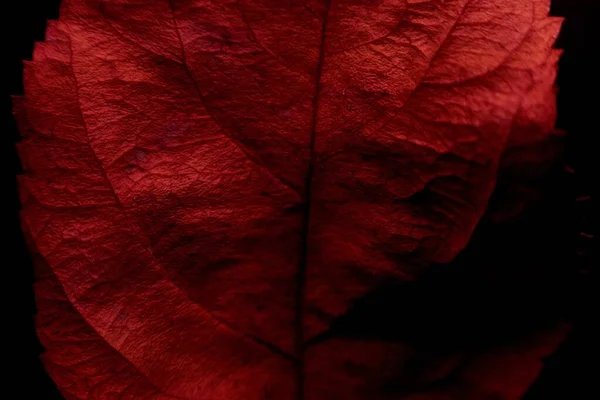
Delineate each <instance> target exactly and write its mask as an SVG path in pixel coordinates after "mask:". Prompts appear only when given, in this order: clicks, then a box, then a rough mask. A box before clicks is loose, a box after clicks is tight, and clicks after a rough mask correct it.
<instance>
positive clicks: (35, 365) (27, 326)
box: [0, 0, 600, 400]
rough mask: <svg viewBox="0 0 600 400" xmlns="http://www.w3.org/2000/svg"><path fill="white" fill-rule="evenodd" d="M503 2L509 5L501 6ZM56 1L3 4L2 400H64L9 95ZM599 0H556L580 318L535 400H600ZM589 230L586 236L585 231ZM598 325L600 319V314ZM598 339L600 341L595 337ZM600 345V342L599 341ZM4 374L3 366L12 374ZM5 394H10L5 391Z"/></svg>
mask: <svg viewBox="0 0 600 400" xmlns="http://www.w3.org/2000/svg"><path fill="white" fill-rule="evenodd" d="M498 1H501V0H498ZM58 4H59V1H58V0H17V1H3V2H2V5H0V10H2V14H1V15H2V20H3V21H2V22H3V26H4V28H5V32H4V33H3V42H4V43H5V44H4V45H3V49H2V53H3V57H2V64H3V67H2V68H3V72H2V78H3V81H4V82H3V83H4V91H5V93H3V95H2V110H1V111H2V126H3V128H4V129H3V130H2V134H1V138H2V152H3V153H2V157H1V159H0V160H1V161H2V163H3V165H2V172H3V179H4V180H3V182H2V185H1V186H0V187H1V188H2V191H1V193H2V204H3V205H2V209H1V215H2V219H1V221H2V224H1V225H2V229H5V230H6V231H5V232H4V233H3V235H2V241H1V242H2V243H3V245H4V246H6V248H5V249H4V250H3V252H2V258H1V259H2V260H3V261H2V262H1V264H2V268H1V270H2V275H1V277H0V282H2V283H1V285H2V292H3V294H4V295H5V300H4V308H6V312H5V313H3V315H4V319H3V322H2V332H3V334H4V336H3V337H2V340H1V341H0V343H1V344H0V348H1V349H2V363H3V364H4V368H6V370H7V371H8V374H6V373H5V372H3V373H2V374H1V375H3V376H4V378H3V379H6V382H5V383H4V384H3V385H2V387H0V398H6V399H32V400H37V399H40V400H53V399H62V397H61V396H60V394H59V393H58V391H57V389H56V387H55V386H54V384H53V382H52V380H51V379H50V378H49V377H48V375H47V374H46V373H45V372H44V369H43V367H42V365H41V363H40V361H39V354H40V353H41V352H42V351H43V349H42V347H41V346H40V344H39V342H38V341H37V338H36V335H35V329H34V324H33V315H34V314H35V303H34V295H33V289H32V286H31V285H32V282H33V272H32V267H31V261H30V258H29V256H28V251H27V249H26V247H25V244H24V241H23V237H22V234H21V231H20V226H19V216H18V210H19V201H18V195H17V186H16V179H15V176H16V175H17V174H18V173H20V165H19V161H18V158H17V154H16V149H15V146H14V144H15V142H16V141H18V138H19V134H18V131H17V129H16V127H15V124H14V121H13V118H12V112H11V100H10V95H14V94H20V93H22V90H23V89H22V84H21V79H22V62H21V60H27V59H30V56H31V51H32V46H33V43H34V41H39V40H42V39H43V35H44V29H45V24H46V20H47V19H55V18H57V14H58ZM598 11H599V10H598V2H597V1H596V0H554V1H553V8H552V14H553V15H557V16H563V17H565V18H566V21H565V23H564V25H563V30H562V32H561V35H560V37H559V40H558V43H557V45H556V46H557V47H559V48H562V49H564V50H565V54H564V56H563V58H562V60H561V63H560V70H559V77H558V82H557V83H558V86H559V88H560V92H559V98H558V106H559V120H558V126H559V127H560V128H562V129H565V130H567V131H568V132H569V134H568V136H567V144H566V154H565V156H564V165H567V166H569V167H568V168H566V170H570V169H572V170H573V171H575V172H574V173H564V172H561V173H559V175H560V176H558V175H557V178H556V182H559V183H557V184H556V185H558V186H557V187H555V188H554V193H560V195H561V196H563V198H564V199H565V200H566V201H564V203H561V204H562V206H561V208H560V213H561V215H560V216H559V217H558V218H557V221H561V222H560V224H561V225H560V229H561V230H562V231H563V232H564V238H561V240H562V241H563V242H564V246H565V249H566V253H567V254H569V255H570V256H569V257H566V258H565V262H567V263H569V268H571V270H572V275H571V276H570V280H569V282H568V284H565V288H564V289H557V290H564V291H566V292H563V293H560V297H562V298H565V297H567V298H569V299H570V301H569V302H568V307H567V312H568V314H569V316H570V317H571V318H572V319H573V320H574V329H573V331H572V332H571V334H570V336H569V337H568V339H567V340H566V342H565V343H564V344H563V345H562V346H561V348H560V349H559V350H558V352H557V353H556V354H555V355H553V356H552V357H550V358H549V359H548V360H546V364H545V368H544V371H543V373H542V375H541V376H540V378H539V379H538V381H537V382H536V384H535V385H534V386H533V387H532V389H531V391H530V392H529V393H528V394H527V396H526V399H527V400H536V399H544V400H545V399H564V400H580V399H598V398H600V395H599V391H598V386H600V379H599V378H600V377H599V376H598V370H599V368H598V362H599V360H600V359H599V358H597V357H596V355H595V354H592V350H591V349H592V344H593V343H594V341H593V339H594V334H593V333H592V325H593V322H598V321H594V316H595V314H597V313H598V310H597V309H595V308H593V307H592V304H593V303H592V301H591V298H592V297H591V295H592V292H594V291H595V290H594V289H595V286H593V283H592V282H595V281H594V278H595V275H596V273H597V268H596V269H595V270H594V268H595V267H597V264H598V261H597V259H596V258H595V257H596V256H597V242H596V240H597V239H594V238H590V237H589V235H596V238H597V237H598V236H597V234H598V207H597V206H596V207H594V205H593V200H591V201H583V202H582V201H579V202H577V201H575V199H577V198H581V197H585V196H591V197H592V199H593V198H594V195H595V194H596V192H595V191H594V189H597V188H596V187H595V186H594V185H597V182H596V181H597V180H598V176H597V175H595V174H594V172H593V171H595V170H600V165H599V164H600V162H598V159H600V147H598V145H597V144H596V143H597V142H598V139H600V137H598V136H599V134H600V129H598V126H599V125H600V123H599V122H600V101H598V98H600V92H598V85H597V84H598V78H597V75H598V74H600V66H599V64H598V61H595V60H594V59H597V58H600V29H599V28H598V25H600V13H599V12H598ZM581 232H585V233H587V234H588V235H585V236H584V235H581ZM596 319H597V318H596ZM596 342H597V340H596ZM596 345H597V343H596ZM4 368H3V369H4ZM2 391H4V393H2Z"/></svg>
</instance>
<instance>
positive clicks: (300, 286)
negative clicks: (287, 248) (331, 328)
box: [295, 0, 331, 400]
mask: <svg viewBox="0 0 600 400" xmlns="http://www.w3.org/2000/svg"><path fill="white" fill-rule="evenodd" d="M330 8H331V0H326V1H325V12H324V16H323V25H322V27H321V43H320V47H319V60H318V62H317V70H316V74H315V91H314V96H313V104H312V121H311V134H310V145H309V149H310V152H309V161H308V170H307V172H306V178H305V180H304V187H305V192H304V213H303V215H302V228H301V232H300V233H301V243H300V255H299V257H298V277H297V287H296V334H295V336H296V344H295V345H296V354H297V356H298V370H297V399H298V400H303V399H304V372H305V368H304V367H305V363H304V352H305V345H304V297H305V288H306V273H307V264H308V247H309V243H308V235H309V230H310V216H311V200H312V197H311V195H312V179H313V174H314V161H315V160H314V159H315V139H316V131H317V117H318V112H319V99H320V93H321V75H322V71H323V63H324V60H325V36H326V34H327V22H328V19H329V10H330Z"/></svg>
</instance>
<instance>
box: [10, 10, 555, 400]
mask: <svg viewBox="0 0 600 400" xmlns="http://www.w3.org/2000/svg"><path fill="white" fill-rule="evenodd" d="M547 14H548V2H547V1H546V0H507V1H503V2H501V3H499V2H497V1H492V0H445V1H444V0H428V1H425V0H379V1H371V0H369V1H367V0H344V1H342V0H332V1H325V0H320V1H318V0H304V1H300V0H290V1H281V0H235V1H234V0H226V1H219V2H214V1H208V0H105V1H100V0H65V1H64V2H63V6H62V10H61V17H60V20H59V21H51V22H50V23H49V26H48V30H47V34H46V40H45V41H44V42H43V43H38V44H37V45H36V47H35V52H34V58H33V62H29V63H27V64H26V67H25V96H24V97H23V98H18V99H16V101H15V113H16V115H17V119H18V120H19V122H20V125H21V131H22V132H23V137H24V139H23V141H22V142H21V143H20V146H19V149H20V154H21V159H22V162H23V165H24V168H25V171H26V173H25V174H24V175H23V176H22V177H21V180H20V186H21V193H22V201H23V205H24V206H23V208H24V210H23V226H24V230H25V232H26V234H27V236H28V238H29V242H30V244H31V248H32V250H33V251H34V252H35V253H36V254H37V255H38V258H39V260H38V261H39V262H38V263H37V264H39V269H40V270H41V271H43V273H41V277H42V279H41V280H40V282H39V283H38V285H37V297H38V306H39V309H40V316H39V318H38V320H39V321H38V330H39V333H40V337H41V338H42V341H43V342H44V345H45V346H46V347H47V349H48V353H47V355H46V363H47V364H46V365H47V367H48V369H49V371H50V373H51V374H52V376H53V378H54V379H55V381H56V382H57V383H58V385H59V387H60V388H61V390H62V391H63V393H65V395H66V396H70V397H69V398H73V399H112V398H115V399H128V398H131V399H159V400H163V399H171V398H176V399H207V400H212V399H248V400H253V399H277V400H285V399H294V398H298V397H303V398H305V399H311V400H312V399H315V400H317V399H321V398H331V396H333V397H335V396H337V395H339V396H342V397H341V398H344V399H366V398H370V399H371V398H373V399H375V398H382V399H383V398H386V399H387V398H405V397H406V396H408V397H406V398H410V399H412V398H413V397H410V396H413V395H414V394H413V393H404V394H397V393H396V394H392V395H390V394H385V393H386V392H385V390H384V388H383V383H382V382H383V380H384V378H385V379H388V378H390V377H391V378H393V377H394V376H395V372H394V371H396V370H398V371H399V370H404V369H406V368H408V367H407V366H406V365H404V361H406V358H405V357H403V354H405V352H414V351H416V350H414V349H412V347H411V346H410V345H408V344H406V343H395V344H389V343H386V342H374V343H367V344H365V343H364V342H363V341H357V342H356V343H345V344H344V345H343V346H341V345H340V344H339V342H338V341H337V339H332V340H320V339H319V340H317V338H320V337H323V335H325V337H326V336H327V333H328V331H329V330H330V329H331V327H332V325H333V324H334V323H335V321H337V320H338V319H339V318H341V317H343V316H344V315H345V314H347V313H348V312H349V310H350V309H351V308H352V307H353V305H354V304H355V303H356V301H358V300H360V299H361V298H363V297H364V296H367V295H368V294H369V293H372V292H373V291H376V290H377V288H378V287H379V286H380V285H381V284H382V283H385V282H386V281H389V280H397V281H406V282H409V281H412V280H415V279H418V278H419V276H420V274H421V273H422V272H423V271H427V270H428V268H429V267H430V266H431V265H434V264H446V263H451V262H452V261H453V260H454V259H455V258H456V256H457V255H458V254H459V253H460V252H461V251H462V250H463V249H464V248H465V247H466V246H467V243H468V242H469V239H470V237H471V234H472V232H473V230H474V229H475V226H476V225H477V224H478V222H479V221H480V220H481V218H482V216H483V215H484V213H485V211H486V209H487V207H488V201H489V199H490V196H491V195H492V192H493V190H494V188H495V186H496V178H497V176H499V175H498V174H500V176H503V175H502V173H503V171H508V170H510V169H511V168H513V167H514V168H516V170H517V171H518V170H522V168H523V165H529V164H528V163H531V161H532V160H534V161H535V160H536V157H543V158H544V159H552V158H553V157H554V153H553V152H550V153H551V154H550V155H549V156H548V157H546V156H545V155H544V154H546V155H547V154H548V153H543V154H542V153H540V150H539V149H540V148H541V147H540V146H542V145H543V144H545V143H547V142H548V140H550V138H551V137H552V134H553V132H554V130H553V125H554V119H555V109H554V103H555V94H554V88H553V85H554V78H555V73H556V62H557V59H558V55H559V53H558V51H556V50H552V44H553V42H554V39H555V38H556V35H557V34H558V30H559V27H560V20H559V19H557V18H550V17H548V16H547ZM540 144H542V145H540ZM528 146H529V147H528ZM542 147H543V146H542ZM522 148H530V149H531V151H529V152H527V151H525V152H522V151H520V150H515V149H522ZM512 154H516V156H513V155H512ZM536 173H537V172H536ZM536 173H533V175H536ZM510 182H513V181H512V180H511V181H510ZM510 184H513V183H510ZM510 184H509V185H508V186H510ZM515 184H516V185H517V187H519V188H522V187H524V186H525V185H523V184H520V183H518V182H517V183H515ZM498 190H500V191H504V192H506V190H505V189H503V186H502V185H501V186H499V187H498V189H497V191H498ZM513 197H514V198H511V200H510V201H509V202H508V203H506V204H504V203H503V207H505V208H506V210H497V213H499V215H505V214H507V213H508V214H510V213H511V212H512V211H511V210H513V211H514V209H517V210H518V209H520V208H522V207H523V204H525V203H526V202H527V201H529V198H530V196H529V195H528V194H527V193H525V194H524V195H521V194H517V195H516V196H513ZM390 318H399V319H401V318H402V315H397V316H396V315H390ZM562 331H563V330H560V332H562ZM558 336H560V335H558ZM65 342H66V344H64V345H63V344H61V343H65ZM311 343H313V344H311ZM551 343H555V342H554V341H551ZM340 346H341V347H340ZM365 346H366V347H365ZM371 346H372V347H371ZM390 346H391V347H390ZM549 347H550V348H551V347H552V346H549ZM68 349H71V350H72V351H69V350H68ZM365 349H371V350H369V351H367V352H366V353H365V352H364V350H365ZM544 349H545V350H543V351H537V350H535V349H532V350H531V352H529V353H527V355H525V356H526V357H531V360H533V361H532V363H534V364H535V363H536V362H537V361H536V360H538V359H539V357H541V356H543V355H544V354H546V353H548V352H549V351H550V350H548V349H546V348H544ZM357 351H358V352H359V353H360V356H359V359H360V357H364V359H360V360H359V361H357V362H359V364H364V365H365V366H366V367H365V368H367V369H369V368H376V369H377V368H386V369H387V368H388V367H389V373H390V374H391V375H390V376H388V377H386V376H382V377H381V380H380V379H379V378H377V376H379V375H378V374H375V375H374V376H370V375H369V374H368V373H361V372H360V371H361V370H362V369H361V368H358V369H356V370H353V369H352V368H350V370H348V368H347V365H346V366H344V365H345V364H344V365H337V364H336V362H337V361H336V357H337V356H336V355H342V354H348V355H352V354H357V353H356V352H357ZM450 358H451V359H452V357H450ZM436 360H437V361H435V362H433V364H436V363H438V364H440V363H441V364H440V365H439V367H435V366H434V367H431V368H429V369H427V368H426V370H427V373H426V374H425V375H428V374H429V375H431V374H433V375H432V376H430V377H423V381H424V382H429V381H430V380H432V381H435V377H437V376H438V375H440V374H441V375H444V374H445V373H446V372H448V371H450V370H451V369H452V368H451V367H450V366H451V365H452V362H453V361H447V360H445V359H444V360H442V361H440V360H439V359H436ZM520 361H522V360H515V362H520ZM389 363H391V364H389ZM448 363H449V364H448ZM491 363H493V362H491ZM491 363H488V364H491ZM342 364H343V362H342ZM346 364H347V363H346ZM348 371H350V372H348ZM352 371H354V372H352ZM436 371H437V372H436ZM363 372H364V371H363ZM383 375H385V374H383ZM530 375H531V374H530ZM469 376H470V378H469V379H472V380H478V381H483V380H484V379H483V378H481V377H478V376H475V375H473V376H471V375H469ZM534 377H535V373H534V374H533V375H531V376H529V375H527V378H523V379H524V380H523V381H522V382H521V381H520V382H521V383H520V384H519V385H518V387H519V388H520V389H519V390H517V391H506V392H505V393H504V392H503V394H502V396H504V397H501V398H503V399H504V398H506V399H513V398H515V399H516V398H518V396H519V394H522V391H523V390H524V388H526V387H527V384H528V383H530V382H531V381H532V380H533V379H534ZM512 379H513V378H512V377H508V378H506V382H509V383H510V381H511V380H512ZM515 379H516V378H515ZM519 379H521V378H519ZM523 382H524V383H523ZM333 383H335V384H334V385H333V386H332V384H333ZM332 387H333V388H334V389H333V390H334V391H333V392H332V391H331V390H332V389H331V388H332ZM498 390H500V389H498ZM419 391H422V389H419ZM517 392H518V393H517ZM336 393H337V395H336ZM476 393H480V392H476ZM421 395H424V396H429V395H425V394H420V395H419V396H421ZM327 396H329V397H327ZM377 396H379V397H377ZM386 396H387V397H386ZM390 396H392V397H390ZM432 396H433V394H432ZM436 396H437V394H436ZM447 396H450V397H449V398H465V397H452V396H453V395H447ZM416 398H417V397H415V399H416ZM419 398H420V397H419ZM426 398H428V399H429V398H430V397H426ZM431 398H432V399H433V398H437V397H431ZM474 398H478V399H481V398H484V397H481V396H480V397H477V394H476V395H475V397H474ZM490 398H491V397H490Z"/></svg>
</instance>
